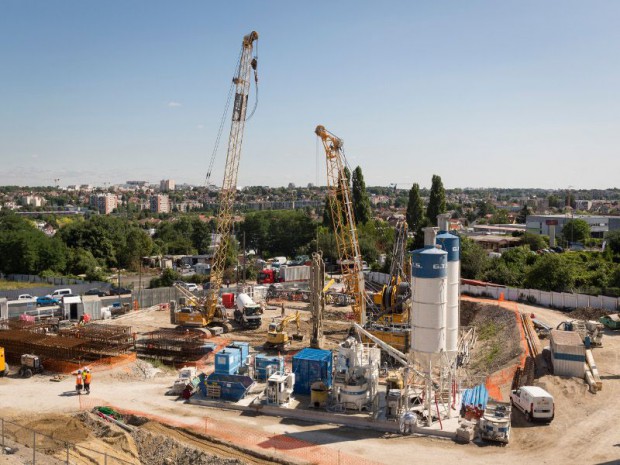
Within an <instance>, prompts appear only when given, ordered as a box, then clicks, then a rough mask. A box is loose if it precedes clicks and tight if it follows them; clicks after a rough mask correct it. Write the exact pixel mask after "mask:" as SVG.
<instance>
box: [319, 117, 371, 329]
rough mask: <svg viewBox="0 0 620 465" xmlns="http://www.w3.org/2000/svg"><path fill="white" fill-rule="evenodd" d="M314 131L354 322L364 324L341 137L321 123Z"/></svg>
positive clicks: (359, 267) (362, 290)
mask: <svg viewBox="0 0 620 465" xmlns="http://www.w3.org/2000/svg"><path fill="white" fill-rule="evenodd" d="M314 132H315V134H316V135H317V136H319V138H320V139H321V141H322V143H323V148H324V149H325V155H326V162H327V195H328V199H329V201H328V203H329V207H330V210H331V217H332V223H333V226H334V235H335V238H336V246H337V248H338V255H339V256H340V263H342V264H344V263H346V264H347V265H346V266H342V267H341V269H342V277H343V281H344V283H345V292H346V293H347V294H349V295H350V296H351V298H352V302H351V308H352V310H353V315H354V319H355V321H356V322H358V323H360V324H361V325H364V324H365V323H366V295H365V284H364V272H363V270H362V254H361V253H360V245H359V240H358V237H357V228H356V226H355V218H354V216H353V205H352V203H351V188H350V186H349V178H348V177H347V174H346V171H345V164H346V160H345V157H344V150H343V148H342V140H341V139H339V138H338V137H336V136H335V135H334V134H332V133H331V132H329V131H327V130H326V129H325V127H324V126H317V127H316V129H315V131H314Z"/></svg>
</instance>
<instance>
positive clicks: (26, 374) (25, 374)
mask: <svg viewBox="0 0 620 465" xmlns="http://www.w3.org/2000/svg"><path fill="white" fill-rule="evenodd" d="M21 364H22V366H21V367H20V368H19V376H21V377H22V378H30V377H31V376H32V375H33V374H37V373H43V365H42V364H41V359H40V358H39V357H38V356H37V355H32V354H23V355H22V356H21Z"/></svg>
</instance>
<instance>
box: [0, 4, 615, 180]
mask: <svg viewBox="0 0 620 465" xmlns="http://www.w3.org/2000/svg"><path fill="white" fill-rule="evenodd" d="M619 23H620V3H618V2H614V1H597V2H594V3H591V2H577V1H559V0H552V1H548V2H534V1H519V2H517V1H516V0H509V1H505V2H491V1H482V2H459V1H456V0H454V1H448V2H442V3H436V2H428V1H426V2H422V1H413V2H408V1H394V2H389V3H387V4H382V5H381V7H380V8H378V5H377V3H376V2H370V1H343V2H337V3H333V2H329V3H328V2H320V1H319V2H315V3H307V4H304V3H291V2H285V1H273V2H268V3H256V2H249V1H240V2H235V3H230V4H227V3H210V2H201V1H197V0H196V1H187V2H183V4H180V5H179V4H172V3H170V4H169V3H164V2H146V1H144V0H137V1H134V2H130V3H128V2H123V1H120V0H110V1H108V2H104V3H99V4H84V3H81V2H75V1H67V2H59V3H57V2H55V3H50V2H45V1H42V0H33V1H31V2H3V3H2V5H1V6H0V38H1V39H2V40H0V56H2V57H3V76H2V80H1V83H2V84H1V85H0V99H1V100H2V102H3V104H2V106H1V107H0V166H1V167H2V170H1V172H2V174H3V176H2V181H1V182H2V183H3V184H5V185H22V186H41V185H47V186H54V185H56V184H59V185H61V186H67V185H70V184H93V185H100V186H103V185H104V184H105V183H108V184H121V183H124V182H125V181H126V180H127V179H144V180H146V181H149V182H150V183H154V184H155V183H159V181H160V180H162V179H174V180H175V181H176V182H177V184H183V183H188V184H194V185H203V184H204V180H205V176H206V173H207V169H208V165H209V160H210V157H211V152H212V151H213V146H214V141H215V139H216V135H217V129H218V127H219V123H220V118H221V115H222V112H223V109H224V104H225V102H226V96H227V92H228V86H229V85H230V80H231V78H232V75H233V71H234V66H235V60H236V58H237V56H238V52H239V48H240V44H241V39H242V37H243V35H244V34H246V33H248V32H250V31H251V30H256V31H258V33H259V36H260V38H259V42H258V59H259V68H258V75H259V94H258V97H259V98H258V108H257V111H256V114H255V115H254V116H253V117H252V119H251V120H250V121H248V123H247V126H246V133H245V136H244V146H243V151H242V158H241V164H240V169H239V178H238V185H239V186H251V185H269V186H287V185H288V183H290V182H292V183H295V184H297V185H301V186H305V185H307V184H308V183H312V184H315V185H324V184H325V167H324V154H323V152H322V149H321V147H320V145H319V144H318V143H317V141H316V137H315V136H314V128H315V126H316V125H317V124H323V125H325V126H326V128H327V129H328V130H330V131H332V132H334V133H335V134H337V135H338V136H339V137H341V138H342V139H343V140H344V143H345V151H346V154H347V157H348V161H349V164H350V165H351V166H352V167H355V166H357V165H359V166H361V167H362V170H363V173H364V176H365V180H366V184H367V185H369V186H379V185H384V186H389V185H390V184H393V183H397V184H398V187H399V188H408V187H410V186H411V184H412V183H414V182H417V183H419V184H420V185H421V186H422V187H430V183H431V177H432V175H433V174H438V175H440V176H441V177H442V179H443V182H444V185H445V187H446V188H457V187H461V188H464V187H466V186H471V187H516V188H519V187H521V188H536V187H539V188H548V189H567V188H569V187H571V188H573V189H605V188H613V187H616V186H619V184H618V176H617V173H618V171H619V169H620V156H619V154H618V153H617V152H618V147H620V143H619V142H620V118H619V116H618V108H620V88H619V87H618V85H617V83H618V82H620V62H618V60H616V59H614V58H613V57H617V56H618V54H619V52H620V50H619V48H620V28H618V27H617V25H618V24H619ZM255 95H256V94H255V92H254V89H252V91H251V94H250V104H251V105H252V106H253V104H254V99H255ZM229 120H230V115H228V116H227V119H226V126H225V129H224V132H223V134H222V140H221V143H220V149H219V153H218V157H217V160H216V163H215V169H214V170H213V173H212V176H211V179H210V183H213V184H216V185H220V184H221V182H222V173H223V165H224V160H225V152H226V146H227V142H228V125H229ZM56 180H59V181H56Z"/></svg>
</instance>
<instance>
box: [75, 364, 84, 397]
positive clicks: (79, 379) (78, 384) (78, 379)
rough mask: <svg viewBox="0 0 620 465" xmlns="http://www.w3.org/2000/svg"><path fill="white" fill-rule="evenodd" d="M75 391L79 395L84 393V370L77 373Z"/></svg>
mask: <svg viewBox="0 0 620 465" xmlns="http://www.w3.org/2000/svg"><path fill="white" fill-rule="evenodd" d="M75 390H76V391H77V393H78V394H81V393H82V370H78V371H77V376H76V377H75Z"/></svg>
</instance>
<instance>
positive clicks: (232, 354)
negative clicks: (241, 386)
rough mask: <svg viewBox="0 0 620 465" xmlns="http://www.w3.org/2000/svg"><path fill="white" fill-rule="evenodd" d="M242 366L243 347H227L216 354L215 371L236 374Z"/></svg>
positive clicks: (223, 373)
mask: <svg viewBox="0 0 620 465" xmlns="http://www.w3.org/2000/svg"><path fill="white" fill-rule="evenodd" d="M240 366H241V349H239V348H236V347H227V348H225V349H224V350H221V351H220V352H218V353H217V354H215V371H214V373H217V374H222V375H235V374H237V373H238V372H239V367H240Z"/></svg>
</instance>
